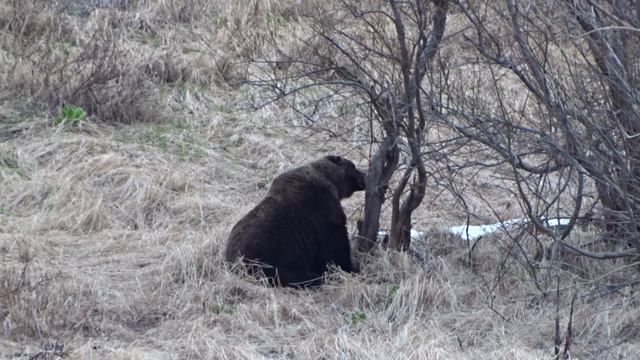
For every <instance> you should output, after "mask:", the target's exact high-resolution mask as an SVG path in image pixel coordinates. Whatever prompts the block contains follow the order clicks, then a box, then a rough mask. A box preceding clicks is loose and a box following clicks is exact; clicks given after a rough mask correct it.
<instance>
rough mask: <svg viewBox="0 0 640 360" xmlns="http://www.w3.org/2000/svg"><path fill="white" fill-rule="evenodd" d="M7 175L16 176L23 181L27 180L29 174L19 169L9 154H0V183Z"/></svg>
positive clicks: (16, 162)
mask: <svg viewBox="0 0 640 360" xmlns="http://www.w3.org/2000/svg"><path fill="white" fill-rule="evenodd" d="M7 174H16V175H18V176H19V177H21V178H23V179H29V174H28V173H27V171H26V170H25V169H23V168H21V167H20V165H19V164H18V161H17V160H16V159H15V158H13V157H12V156H11V155H10V154H3V153H0V183H2V182H3V181H4V178H5V175H7Z"/></svg>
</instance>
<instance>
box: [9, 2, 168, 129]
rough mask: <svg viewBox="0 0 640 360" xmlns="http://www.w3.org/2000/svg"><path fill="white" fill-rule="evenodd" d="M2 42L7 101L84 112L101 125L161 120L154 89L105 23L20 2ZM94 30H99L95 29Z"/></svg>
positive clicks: (53, 109)
mask: <svg viewBox="0 0 640 360" xmlns="http://www.w3.org/2000/svg"><path fill="white" fill-rule="evenodd" d="M4 14H5V16H7V17H10V16H12V15H15V17H10V18H9V19H7V18H3V19H4V20H3V21H4V22H5V28H6V29H8V30H9V31H8V32H6V33H5V35H4V36H2V38H0V41H2V44H3V48H4V50H3V53H4V56H5V57H6V58H7V59H8V66H6V67H3V70H2V73H0V77H1V79H2V83H3V89H4V90H3V94H2V97H3V98H4V99H7V98H22V99H32V100H33V101H35V102H41V103H45V104H47V105H48V106H49V107H50V108H51V110H52V112H54V113H55V112H56V111H57V109H58V108H59V107H60V106H61V105H63V104H70V105H74V106H80V107H82V108H84V109H85V110H86V111H87V112H88V114H89V115H95V116H98V117H99V118H100V119H101V120H103V121H109V122H124V123H131V122H136V121H150V120H156V119H157V118H159V117H160V113H159V112H158V111H157V109H158V106H157V104H156V103H154V91H153V89H152V86H151V85H152V83H151V82H150V81H149V80H148V78H147V77H146V76H145V74H144V73H143V72H140V71H139V66H137V65H136V64H137V63H139V62H140V61H141V59H139V58H133V59H132V58H131V56H129V50H128V49H126V47H125V46H124V44H123V39H122V37H121V36H120V35H119V34H118V32H117V31H116V30H114V29H113V28H111V26H110V25H109V16H110V15H109V14H110V13H108V12H106V13H103V14H102V15H103V16H104V18H97V19H94V20H93V21H94V22H93V23H91V22H90V23H88V24H86V23H85V24H84V25H82V26H84V29H83V30H84V31H86V32H88V34H87V36H85V35H84V34H80V33H79V30H77V27H80V26H81V24H80V23H78V21H77V20H74V19H72V18H69V17H68V16H67V15H64V14H63V13H55V12H52V11H51V10H50V9H48V8H47V7H46V6H44V5H42V4H41V3H39V2H34V3H30V2H16V4H15V6H13V7H10V8H9V11H8V12H6V13H4ZM94 25H95V26H94Z"/></svg>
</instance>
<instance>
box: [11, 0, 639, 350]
mask: <svg viewBox="0 0 640 360" xmlns="http://www.w3.org/2000/svg"><path fill="white" fill-rule="evenodd" d="M25 3H27V5H24V4H23V3H22V2H14V3H11V4H6V3H5V4H3V5H1V6H2V7H3V9H13V10H11V11H23V10H24V9H25V8H23V7H20V6H36V7H38V6H39V7H38V8H37V9H35V10H34V9H31V10H29V12H28V15H27V13H21V14H22V17H19V18H18V19H13V20H8V19H11V16H10V15H7V14H10V13H11V12H5V11H1V12H0V14H3V15H1V16H0V17H2V19H0V21H1V22H0V26H2V28H3V29H5V30H6V31H4V32H3V33H4V35H2V40H3V46H2V49H1V50H0V51H1V56H2V62H3V64H13V65H15V64H16V59H18V58H19V57H20V56H24V53H23V54H19V53H17V52H13V51H9V50H8V47H7V44H8V43H11V42H15V43H19V44H21V45H20V46H23V47H22V48H21V49H23V50H24V51H29V50H34V51H36V52H35V54H39V53H38V51H40V50H38V49H37V48H39V47H40V46H42V47H43V49H47V48H48V47H50V46H51V44H52V43H51V41H54V40H48V39H49V38H48V37H47V36H46V35H45V33H49V34H50V35H51V36H53V37H54V38H55V39H56V40H55V41H54V42H56V41H68V40H69V39H71V38H75V37H77V38H78V39H77V41H78V44H86V45H83V46H78V47H79V48H84V47H85V46H89V47H90V46H93V45H95V46H97V48H98V49H104V47H105V46H106V44H105V43H104V42H103V41H102V40H100V41H95V42H94V43H92V41H94V40H91V39H96V38H95V34H96V33H98V34H101V33H102V31H103V30H104V29H105V28H104V27H100V26H98V25H99V24H100V23H101V22H102V23H103V24H106V23H108V24H109V26H110V28H111V29H115V30H113V32H114V33H117V34H119V37H118V39H117V40H114V42H113V43H112V45H113V46H114V48H113V49H116V50H114V51H117V54H120V55H118V56H117V59H116V58H112V60H113V61H116V60H117V62H114V63H111V65H114V66H115V65H118V66H117V67H118V71H117V75H118V76H116V77H108V78H107V79H104V81H100V82H97V83H96V84H94V85H95V86H97V88H95V87H94V85H92V86H90V87H85V86H84V85H83V84H84V82H83V81H84V80H86V79H88V78H87V74H89V73H91V70H90V69H93V68H94V67H92V66H93V65H92V64H95V63H94V61H96V58H95V57H94V56H89V57H88V59H87V61H88V62H83V61H81V60H80V59H82V56H83V55H82V53H83V51H84V50H82V49H78V50H73V51H72V53H73V54H71V55H70V56H71V57H72V58H73V59H75V60H77V61H76V62H75V63H74V65H70V66H71V67H70V68H68V70H67V69H66V68H65V69H60V66H62V67H63V68H64V64H65V62H64V60H60V59H58V58H55V56H54V57H53V58H51V59H49V58H47V59H45V60H42V61H43V63H42V64H41V65H38V66H37V67H36V68H32V66H36V65H37V63H33V62H31V63H29V62H27V63H24V64H22V63H21V64H18V65H17V66H18V67H17V68H16V70H15V72H13V73H10V72H9V71H7V70H6V69H7V68H6V67H4V66H2V67H0V68H1V69H3V70H0V73H1V75H0V79H1V81H2V87H3V94H5V95H6V96H9V97H10V99H11V101H9V102H7V103H5V105H3V106H2V107H1V108H0V110H1V111H0V121H1V122H2V127H0V138H2V139H3V142H2V143H0V189H1V190H0V357H8V358H43V359H57V358H65V359H125V358H126V359H170V358H180V359H183V358H196V359H197V358H203V359H212V358H215V359H218V358H219V359H236V358H245V359H260V358H269V359H280V358H291V359H319V358H323V359H383V358H384V359H387V358H391V359H550V358H552V354H553V335H554V330H553V329H554V319H555V316H556V313H555V308H556V305H555V301H556V299H555V295H554V293H553V292H547V293H544V294H543V293H542V292H540V291H539V290H538V289H537V288H536V286H535V285H534V283H533V282H532V279H531V276H530V274H528V273H527V272H525V271H524V270H523V267H522V266H520V265H519V264H518V263H517V261H516V260H515V259H517V257H505V256H504V255H505V254H510V253H511V251H512V249H511V248H510V247H509V245H510V244H512V242H511V241H509V239H507V238H506V237H504V236H494V237H491V238H487V239H485V240H483V241H482V242H481V243H479V245H478V246H477V248H476V249H475V252H474V258H473V262H470V261H469V259H468V256H467V251H468V245H467V244H465V243H461V242H460V241H459V240H458V239H455V238H452V237H451V236H449V235H447V234H446V233H445V232H443V229H445V228H446V226H448V225H454V224H459V221H461V220H462V219H461V218H457V217H456V214H459V212H457V210H456V209H452V206H451V205H450V203H449V202H448V201H449V200H448V198H446V197H445V196H443V195H442V194H441V193H440V191H439V190H438V189H432V192H431V193H430V194H429V195H428V196H429V197H428V199H427V200H426V201H425V204H426V205H425V206H424V207H423V208H422V209H420V210H419V213H418V216H417V218H418V219H419V221H418V224H417V226H418V227H421V228H423V229H425V230H427V233H428V236H427V239H426V240H425V241H424V242H423V243H421V244H417V245H418V247H419V248H420V249H421V250H422V251H424V253H425V254H426V256H427V259H428V263H426V264H425V263H421V262H419V261H417V260H416V259H415V258H412V257H411V256H407V255H405V254H397V253H393V252H386V251H379V252H378V253H376V254H373V255H371V256H366V257H365V256H364V255H360V256H359V260H360V262H361V263H362V272H361V274H358V275H349V274H344V273H339V272H336V273H333V274H331V275H330V279H329V281H328V282H327V284H326V285H325V286H323V287H322V288H321V289H318V290H305V291H296V290H292V289H274V288H267V287H264V286H262V285H261V284H260V283H259V282H257V281H255V280H252V279H249V278H246V277H245V276H243V275H241V274H238V273H236V272H234V271H231V270H230V269H229V268H228V267H226V266H224V264H223V263H222V259H221V249H222V247H223V246H224V241H225V236H226V234H227V233H228V231H229V229H230V227H231V226H232V225H233V224H234V222H235V221H236V220H237V219H238V218H239V217H241V216H242V215H243V214H244V213H245V212H246V211H247V210H248V209H250V208H251V207H252V206H253V204H255V202H256V201H257V200H258V199H260V197H261V196H262V195H263V194H264V193H265V191H266V188H267V186H268V184H269V182H270V181H271V179H272V178H273V177H274V176H276V175H277V174H278V173H279V172H281V171H283V170H284V169H287V168H290V167H292V166H295V165H297V164H300V163H302V162H305V161H308V160H311V159H314V158H316V157H318V156H319V155H318V154H319V153H326V152H343V153H345V152H348V151H349V150H350V149H348V148H346V145H345V144H340V143H332V142H330V141H329V140H328V139H326V138H324V137H322V136H315V137H308V134H309V133H308V132H307V131H305V130H301V129H291V128H286V127H284V126H280V125H281V124H284V123H286V122H288V121H290V120H292V119H294V118H295V117H296V115H295V114H294V113H292V112H290V111H288V110H283V109H277V108H276V107H270V108H265V109H263V110H261V111H258V112H249V111H247V110H244V109H245V107H246V103H247V101H250V100H251V99H252V97H253V96H255V95H256V94H255V91H256V90H255V89H251V88H247V87H241V86H238V85H237V82H236V83H234V81H235V80H237V79H239V78H241V77H242V76H246V74H245V75H243V74H242V68H241V66H240V65H239V64H237V63H236V62H234V59H235V57H237V56H240V55H241V53H243V52H247V51H259V50H260V46H261V45H260V41H261V40H260V38H259V35H257V34H258V33H259V32H260V31H261V30H264V27H265V26H266V27H269V26H273V18H272V17H273V16H278V17H280V18H281V19H282V21H289V19H292V18H294V17H295V11H293V10H294V9H295V5H296V4H295V3H294V2H288V1H272V2H268V4H267V3H266V2H258V1H251V2H247V3H245V4H244V5H246V6H239V5H237V6H236V5H234V6H231V5H227V4H226V3H223V2H208V1H204V0H203V1H138V2H134V1H130V2H126V1H123V2H118V4H120V5H121V6H120V7H119V8H118V9H104V8H101V9H98V10H95V11H93V12H91V13H90V14H85V13H84V12H83V11H84V10H83V11H80V10H77V9H75V10H74V11H77V12H78V13H81V14H82V16H80V15H77V14H76V13H69V12H62V13H55V12H53V10H51V9H50V8H46V7H44V6H43V5H41V4H42V3H40V2H37V1H36V2H25ZM29 4H31V5H29ZM33 4H36V5H33ZM38 4H40V5H38ZM265 4H266V5H265ZM265 6H266V7H265ZM267 9H268V10H269V11H267ZM36 10H37V11H36ZM7 11H9V10H7ZM24 11H26V10H24ZM211 19H215V21H212V20H211ZM268 19H271V20H268ZM12 21H18V22H17V23H16V22H12ZM270 21H271V22H270ZM12 24H13V25H12ZM15 24H21V25H20V26H21V27H16V25H15ZM270 24H271V25H270ZM26 27H29V28H30V30H29V31H26V30H24V29H25V28H26ZM31 27H32V28H31ZM53 28H55V29H57V30H56V31H50V30H51V29H53ZM20 29H22V30H20ZM89 29H97V30H96V33H93V34H92V33H91V31H88V30H89ZM99 29H102V30H99ZM104 31H106V30H104ZM111 31H112V30H110V32H111ZM233 33H236V35H237V36H231V34H233ZM60 39H63V40H60ZM47 41H49V42H47ZM74 41H75V40H74ZM89 44H93V45H89ZM107 48H108V46H107ZM92 49H93V48H92ZM43 51H44V50H43ZM76 51H77V52H76ZM96 51H98V52H97V53H93V54H94V55H95V54H102V52H100V51H102V50H96ZM110 51H111V50H110ZM106 54H107V57H108V56H109V54H115V53H109V52H107V53H106ZM244 55H246V53H245V54H244ZM52 56H53V55H52ZM121 56H123V58H121ZM22 58H23V59H24V57H22ZM75 60H74V61H75ZM107 60H109V58H107ZM50 61H51V62H50ZM59 61H63V62H62V63H61V62H59ZM109 61H111V60H109ZM34 64H36V65H34ZM119 64H124V65H123V66H120V65H119ZM47 69H49V70H51V69H53V70H51V71H53V73H52V74H59V75H60V74H62V76H63V78H65V77H67V76H71V78H70V79H71V80H64V81H62V82H59V81H57V80H55V81H54V80H53V78H54V77H55V76H52V78H51V79H50V82H49V83H46V82H45V79H46V76H47V75H46V74H45V72H43V71H44V70H47ZM56 69H57V70H56ZM74 69H75V70H74ZM136 69H137V70H136ZM140 69H143V70H144V69H146V70H147V71H139V70H140ZM76 70H77V71H76ZM56 71H57V72H56ZM67 71H69V73H67ZM136 71H138V72H136ZM107 73H109V74H110V72H107ZM69 74H73V75H69ZM127 74H137V75H135V76H134V78H133V79H131V78H129V79H128V80H127V81H124V82H122V81H121V80H123V76H124V77H126V76H128V75H127ZM89 78H90V77H89ZM129 80H131V81H133V82H134V83H135V84H138V81H139V82H140V83H142V84H146V85H142V87H137V85H136V86H133V87H132V86H131V84H132V83H130V82H128V81H129ZM16 84H22V85H23V86H22V87H16V86H15V85H16ZM102 86H104V87H102ZM89 88H90V89H101V90H100V91H106V93H105V94H106V95H105V96H106V97H107V98H109V99H112V98H111V96H116V95H118V96H127V97H130V96H132V95H134V98H135V99H136V103H135V104H133V103H127V102H125V103H124V104H125V106H124V107H121V108H119V109H121V110H123V111H124V112H125V113H126V114H129V115H131V114H134V115H133V116H131V117H130V118H125V119H127V120H126V121H124V122H127V123H133V124H132V125H118V126H114V125H113V124H110V123H112V122H114V121H120V120H122V119H123V117H122V114H123V113H122V112H120V113H118V112H117V111H116V110H114V109H113V106H115V105H114V104H123V103H122V102H121V101H120V100H118V99H117V98H113V102H109V101H111V100H109V101H107V102H106V103H103V102H97V103H93V102H92V101H93V100H86V101H87V102H83V103H76V104H79V105H82V106H84V107H85V108H86V109H87V110H89V112H90V118H89V119H88V120H86V121H84V122H83V123H82V124H81V126H80V127H79V128H59V127H58V128H56V127H54V126H52V125H51V117H52V116H53V115H52V113H51V111H53V113H55V111H56V109H57V108H56V106H58V105H59V103H60V102H64V101H67V96H71V95H70V94H73V93H74V91H78V94H84V93H85V91H88V93H91V91H93V90H91V91H89V90H87V89H89ZM16 91H17V92H16ZM122 91H124V93H122ZM139 91H142V92H139ZM85 95H86V94H85ZM138 95H139V96H138ZM83 96H84V95H83ZM73 98H74V99H85V98H83V97H82V96H79V97H73ZM34 103H45V106H42V107H39V106H36V105H34ZM158 103H162V106H161V107H158V106H155V105H154V104H158ZM105 104H106V105H105ZM94 105H95V106H97V107H96V108H95V109H98V108H100V106H103V108H102V109H104V111H103V112H101V111H98V110H96V111H93V110H92V109H94V108H93V107H92V106H94ZM136 109H138V110H136ZM158 110H162V113H163V116H162V117H163V118H164V119H165V121H163V122H156V123H152V124H139V123H138V122H139V121H145V120H154V119H152V118H153V116H151V114H155V113H156V112H157V111H158ZM137 111H140V112H137ZM351 154H352V155H351V156H352V157H354V160H355V161H356V162H359V164H360V165H364V164H365V162H364V159H362V158H357V155H355V152H352V153H351ZM485 195H487V197H494V196H499V195H497V194H494V193H490V192H488V193H486V194H485ZM362 200H363V198H362V195H356V196H354V198H353V199H350V200H348V201H346V202H345V206H346V208H347V213H348V214H350V215H352V216H351V217H350V224H349V225H350V228H351V229H352V230H353V227H354V224H355V220H356V218H357V216H358V215H359V209H360V205H361V204H362ZM495 201H497V202H499V201H503V200H502V199H495ZM470 202H471V203H472V204H477V205H474V206H477V209H476V210H477V211H478V212H481V211H482V206H483V205H482V204H483V202H482V201H480V200H478V199H471V200H470ZM584 236H588V234H585V235H584ZM527 246H529V245H527ZM497 255H500V256H497ZM503 260H505V261H503ZM580 265H581V266H583V267H594V266H596V265H594V263H587V264H580ZM597 266H600V267H602V268H601V269H598V270H600V272H601V271H605V270H606V269H607V268H610V269H615V268H619V267H621V266H624V264H619V263H612V264H606V265H597ZM547 272H548V274H551V275H552V277H551V281H550V282H548V283H546V286H547V289H545V290H550V289H554V288H555V287H554V284H555V280H554V279H555V278H556V275H557V276H559V277H560V278H561V285H562V297H561V305H560V309H561V310H560V318H561V321H562V326H563V327H564V325H565V324H566V322H567V321H568V313H569V303H570V298H571V295H572V294H573V293H577V294H578V301H577V305H576V309H575V314H574V319H573V320H574V328H573V331H574V334H575V337H574V341H575V342H574V344H573V347H572V348H573V355H574V358H581V359H593V358H598V359H614V358H615V359H618V358H629V359H630V358H638V357H640V346H638V344H637V338H638V335H639V334H640V326H639V325H638V324H639V323H640V307H638V305H637V303H638V301H639V299H638V297H637V294H635V293H634V292H632V291H631V290H630V289H629V288H625V289H623V290H620V291H611V292H610V293H607V294H604V293H603V292H602V291H604V290H606V288H605V287H603V286H602V282H603V281H599V282H596V281H593V282H587V281H584V280H581V279H580V278H578V277H577V276H576V275H575V274H574V273H573V272H571V271H560V270H557V269H556V270H553V269H540V274H547ZM616 276H619V275H616ZM601 280H602V279H601ZM604 280H606V279H604Z"/></svg>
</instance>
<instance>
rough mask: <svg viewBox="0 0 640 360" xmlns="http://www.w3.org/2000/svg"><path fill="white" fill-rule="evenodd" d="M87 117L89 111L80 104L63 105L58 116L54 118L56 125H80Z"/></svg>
mask: <svg viewBox="0 0 640 360" xmlns="http://www.w3.org/2000/svg"><path fill="white" fill-rule="evenodd" d="M86 118H87V112H86V111H85V110H84V109H83V108H82V107H80V106H75V105H62V107H61V108H60V112H59V113H58V116H56V117H55V118H53V124H54V125H55V126H78V125H79V124H80V123H82V122H83V121H84V120H85V119H86Z"/></svg>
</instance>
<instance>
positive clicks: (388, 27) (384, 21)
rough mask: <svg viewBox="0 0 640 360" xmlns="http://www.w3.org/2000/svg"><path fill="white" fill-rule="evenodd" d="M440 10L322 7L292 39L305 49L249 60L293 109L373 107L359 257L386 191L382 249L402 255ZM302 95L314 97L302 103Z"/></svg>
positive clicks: (350, 4)
mask: <svg viewBox="0 0 640 360" xmlns="http://www.w3.org/2000/svg"><path fill="white" fill-rule="evenodd" d="M447 11H448V1H446V0H410V1H397V0H389V1H382V0H369V1H355V0H341V1H338V2H335V3H330V4H328V5H327V4H325V5H324V6H319V7H318V8H317V9H316V10H313V9H312V10H310V11H309V12H308V13H306V14H303V16H304V17H305V19H306V20H307V21H308V23H309V24H310V28H311V34H310V35H309V36H308V37H305V38H301V39H299V41H300V42H301V43H302V44H303V49H304V50H298V51H292V50H291V49H289V50H286V49H283V48H282V47H279V46H277V43H278V42H277V40H276V39H274V45H275V46H274V48H275V52H274V54H273V55H272V57H271V58H267V59H266V60H263V61H259V62H256V63H257V64H259V67H260V69H261V71H262V73H263V75H264V76H262V78H261V79H258V80H256V81H253V83H254V84H255V85H261V86H266V87H268V88H269V89H270V90H272V91H273V92H272V94H275V95H276V98H277V99H280V100H282V99H286V98H288V99H291V98H294V100H290V104H292V105H293V106H296V107H304V106H305V105H311V106H310V107H311V108H312V110H313V111H315V110H317V108H318V106H319V105H318V104H319V103H320V102H322V101H334V102H335V101H345V100H344V99H346V98H348V101H349V102H353V103H356V104H357V103H360V104H364V105H365V106H366V108H368V109H370V110H371V111H370V112H368V113H365V116H366V118H367V119H368V122H369V123H368V127H369V129H370V141H369V143H370V144H371V145H372V146H373V145H376V146H377V147H376V148H375V150H373V151H372V153H371V154H370V163H369V171H368V177H367V181H366V191H365V206H364V217H363V219H362V221H361V222H360V223H359V229H358V232H359V236H358V238H359V241H358V248H359V249H360V250H363V251H367V250H369V249H371V248H372V246H373V245H374V244H375V243H376V239H377V235H378V230H379V227H380V215H381V211H382V206H383V203H384V202H385V200H386V198H387V193H388V192H390V193H391V195H390V199H391V224H390V232H389V245H390V246H391V247H392V248H394V249H399V250H407V249H408V248H409V245H410V240H411V237H410V231H411V216H412V213H413V211H414V210H415V209H416V208H417V207H418V205H420V203H421V202H422V200H423V198H424V195H425V188H426V183H427V169H426V165H425V161H424V157H423V146H424V143H425V131H426V129H427V127H428V123H429V121H430V119H431V118H432V115H433V114H432V113H431V111H430V110H429V109H430V108H431V104H432V103H433V101H432V99H431V96H432V94H431V93H430V92H428V91H424V90H423V82H424V81H425V76H426V75H427V73H428V72H429V68H430V66H431V64H432V62H433V61H434V58H435V57H436V54H437V52H438V49H439V46H440V44H441V41H442V39H443V35H444V31H445V25H446V19H447ZM311 89H316V92H315V93H313V91H312V90H311ZM317 89H320V90H317ZM421 89H422V90H421ZM309 93H311V94H315V95H316V97H315V98H314V99H313V100H312V101H307V100H301V98H304V97H305V96H309V95H308V94H309ZM296 96H298V98H295V97H296ZM338 98H340V99H342V100H338ZM300 112H301V113H303V114H305V115H306V116H308V119H309V121H310V122H311V123H315V122H316V121H317V119H314V118H313V116H310V115H308V114H309V112H305V111H304V110H301V111H300ZM312 114H313V112H312ZM394 176H395V178H394ZM392 178H394V179H397V181H392Z"/></svg>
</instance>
